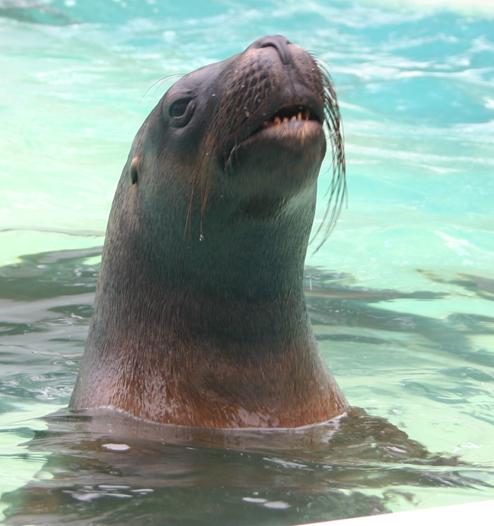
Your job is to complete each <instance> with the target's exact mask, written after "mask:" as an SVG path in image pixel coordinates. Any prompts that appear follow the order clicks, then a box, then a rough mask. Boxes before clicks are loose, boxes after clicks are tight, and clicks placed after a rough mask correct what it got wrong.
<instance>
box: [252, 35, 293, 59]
mask: <svg viewBox="0 0 494 526" xmlns="http://www.w3.org/2000/svg"><path fill="white" fill-rule="evenodd" d="M290 43H291V42H290V41H289V40H288V39H287V38H286V37H284V36H283V35H272V36H266V37H262V38H260V39H259V40H256V41H255V42H254V43H253V44H252V45H251V46H250V47H253V48H265V47H273V48H274V49H276V51H277V52H278V55H279V57H280V59H281V62H282V63H283V64H288V63H289V62H290V58H291V54H290V50H289V48H288V46H289V45H290Z"/></svg>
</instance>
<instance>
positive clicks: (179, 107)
mask: <svg viewBox="0 0 494 526" xmlns="http://www.w3.org/2000/svg"><path fill="white" fill-rule="evenodd" d="M191 100H192V99H178V100H176V101H175V102H174V103H172V104H171V106H170V108H169V110H168V113H169V114H170V117H181V116H182V115H183V114H184V113H185V111H186V110H187V106H188V105H189V103H190V101H191Z"/></svg>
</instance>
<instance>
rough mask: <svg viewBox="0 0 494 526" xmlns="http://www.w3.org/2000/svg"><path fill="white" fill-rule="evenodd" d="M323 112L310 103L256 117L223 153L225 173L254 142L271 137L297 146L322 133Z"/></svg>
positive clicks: (270, 138) (291, 105)
mask: <svg viewBox="0 0 494 526" xmlns="http://www.w3.org/2000/svg"><path fill="white" fill-rule="evenodd" d="M323 123H324V113H323V112H322V110H321V111H318V110H317V109H315V106H309V105H307V104H301V103H299V104H289V105H285V106H282V107H281V109H279V110H277V111H276V112H275V113H273V114H271V117H269V118H266V117H265V116H263V117H260V118H257V119H256V121H255V122H252V123H251V125H250V126H249V127H248V129H246V130H245V132H244V134H243V137H241V138H239V139H237V140H236V141H235V142H234V143H233V144H230V145H229V147H228V148H227V150H226V155H225V156H224V168H225V172H226V173H231V168H232V166H233V164H234V163H235V158H236V156H237V154H238V152H239V150H240V149H241V148H242V149H243V148H245V147H249V146H251V145H254V144H255V143H257V142H258V141H263V140H270V141H273V140H274V141H275V143H278V144H285V145H290V146H292V147H294V148H296V149H298V147H300V146H302V145H304V144H306V143H307V141H308V140H310V139H311V137H313V138H315V137H317V136H319V135H320V134H321V133H322V129H323Z"/></svg>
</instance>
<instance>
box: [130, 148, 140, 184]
mask: <svg viewBox="0 0 494 526" xmlns="http://www.w3.org/2000/svg"><path fill="white" fill-rule="evenodd" d="M140 165H141V158H140V157H139V156H138V155H136V156H134V157H133V158H132V161H131V162H130V181H131V183H132V184H136V183H137V179H138V178H139V168H140Z"/></svg>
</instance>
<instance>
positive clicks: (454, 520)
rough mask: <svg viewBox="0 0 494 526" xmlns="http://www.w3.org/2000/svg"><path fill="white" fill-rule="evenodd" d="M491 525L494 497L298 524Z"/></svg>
mask: <svg viewBox="0 0 494 526" xmlns="http://www.w3.org/2000/svg"><path fill="white" fill-rule="evenodd" d="M417 524H422V525H423V526H428V525H429V524H435V525H437V526H442V525H447V526H460V525H461V526H465V524H468V525H471V526H492V524H494V500H487V501H483V502H472V503H469V504H459V505H455V506H441V507H439V508H429V509H423V510H413V511H400V512H397V513H384V514H382V515H371V516H368V517H357V518H354V519H341V520H335V521H325V522H313V523H310V524H303V525H300V526H417Z"/></svg>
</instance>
